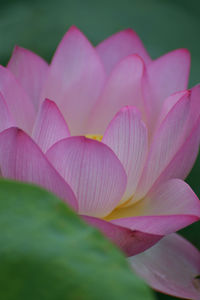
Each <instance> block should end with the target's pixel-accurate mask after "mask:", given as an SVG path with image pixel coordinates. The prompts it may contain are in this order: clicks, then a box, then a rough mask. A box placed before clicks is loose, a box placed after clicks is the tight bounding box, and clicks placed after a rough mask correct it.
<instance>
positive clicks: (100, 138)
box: [85, 134, 103, 142]
mask: <svg viewBox="0 0 200 300" xmlns="http://www.w3.org/2000/svg"><path fill="white" fill-rule="evenodd" d="M85 137H86V138H88V139H92V140H95V141H99V142H101V141H102V138H103V136H102V135H99V134H97V135H95V134H87V135H86V136H85Z"/></svg>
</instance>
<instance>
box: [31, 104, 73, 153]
mask: <svg viewBox="0 0 200 300" xmlns="http://www.w3.org/2000/svg"><path fill="white" fill-rule="evenodd" d="M69 136H70V132H69V128H68V126H67V123H66V122H65V120H64V118H63V116H62V114H61V112H60V111H59V109H58V107H57V105H56V104H55V103H54V102H53V101H50V100H48V99H46V100H45V101H44V102H43V103H42V105H41V108H40V111H39V112H38V115H37V118H36V120H35V124H34V127H33V132H32V137H33V139H34V140H35V142H36V143H37V144H38V145H39V146H40V147H41V149H42V150H43V151H44V152H46V151H47V150H48V149H49V148H50V147H51V146H52V145H53V144H55V143H56V142H57V141H59V140H62V139H64V138H66V137H69Z"/></svg>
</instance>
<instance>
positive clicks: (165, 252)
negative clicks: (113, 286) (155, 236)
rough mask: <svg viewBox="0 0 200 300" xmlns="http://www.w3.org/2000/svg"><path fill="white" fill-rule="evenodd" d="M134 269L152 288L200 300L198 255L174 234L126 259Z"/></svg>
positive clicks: (187, 243) (198, 253) (199, 253)
mask: <svg viewBox="0 0 200 300" xmlns="http://www.w3.org/2000/svg"><path fill="white" fill-rule="evenodd" d="M129 262H130V264H131V266H132V268H133V270H134V271H135V272H136V273H137V274H138V275H139V276H141V277H142V278H143V279H144V280H145V281H146V282H147V283H148V284H149V285H150V286H151V287H152V288H154V289H156V290H158V291H160V292H162V293H166V294H169V295H173V296H176V297H180V298H183V299H194V300H197V299H200V281H199V279H197V278H196V277H197V276H199V274H200V252H199V251H198V250H197V249H196V248H195V247H194V246H193V245H192V244H190V243H189V242H188V241H186V240H185V239H184V238H182V237H181V236H178V235H177V234H172V235H169V236H167V237H164V238H163V239H162V240H161V241H160V242H159V243H157V244H156V245H155V246H153V247H152V248H151V249H149V250H147V251H145V252H143V253H141V254H139V255H137V256H133V257H130V258H129Z"/></svg>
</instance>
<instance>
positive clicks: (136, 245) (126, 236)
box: [81, 216, 161, 256]
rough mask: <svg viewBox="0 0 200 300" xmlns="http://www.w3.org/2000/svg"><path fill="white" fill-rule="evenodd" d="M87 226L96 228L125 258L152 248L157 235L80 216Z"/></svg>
mask: <svg viewBox="0 0 200 300" xmlns="http://www.w3.org/2000/svg"><path fill="white" fill-rule="evenodd" d="M81 217H82V218H83V219H84V220H85V221H86V222H87V223H88V224H90V225H92V226H94V227H96V228H98V229H99V230H100V231H101V232H102V233H103V234H105V236H106V237H108V238H109V239H110V240H111V241H112V242H113V243H114V244H116V245H117V246H118V247H119V248H120V249H121V250H122V251H123V252H124V253H125V254H126V255H127V256H132V255H136V254H138V253H140V252H142V251H145V250H146V249H148V248H150V247H151V246H153V245H154V244H155V243H157V242H158V241H159V240H160V239H161V237H160V236H159V235H154V234H148V233H143V232H140V231H137V230H130V229H126V228H123V227H120V226H118V225H114V224H112V223H109V222H106V221H104V220H101V219H97V218H94V217H88V216H81Z"/></svg>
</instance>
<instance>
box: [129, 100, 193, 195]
mask: <svg viewBox="0 0 200 300" xmlns="http://www.w3.org/2000/svg"><path fill="white" fill-rule="evenodd" d="M190 109H191V99H190V97H188V96H187V95H184V96H183V97H182V98H181V99H180V100H179V101H178V102H177V103H176V104H175V105H174V106H173V108H172V109H171V110H170V112H169V113H168V114H167V116H166V118H165V119H164V121H163V122H162V124H161V125H160V127H159V128H158V129H157V131H156V133H155V135H154V137H153V140H152V144H151V147H150V150H149V154H148V158H147V161H146V164H145V167H144V171H143V175H142V177H141V179H140V182H139V186H138V188H137V192H136V195H135V197H134V201H137V200H138V199H141V198H142V197H144V195H145V194H146V193H147V192H148V191H149V190H150V188H151V187H152V186H153V184H154V183H155V181H156V180H157V179H158V177H159V176H160V175H161V174H162V172H163V171H164V169H165V168H166V167H167V166H168V164H169V163H170V162H171V160H172V159H173V158H174V156H175V155H176V153H177V152H178V151H179V149H180V148H181V147H182V145H183V143H184V142H185V140H186V136H187V134H188V130H189V129H190V128H189V127H190V126H191V124H189V123H190V113H189V112H190ZM177 167H179V166H177Z"/></svg>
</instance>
